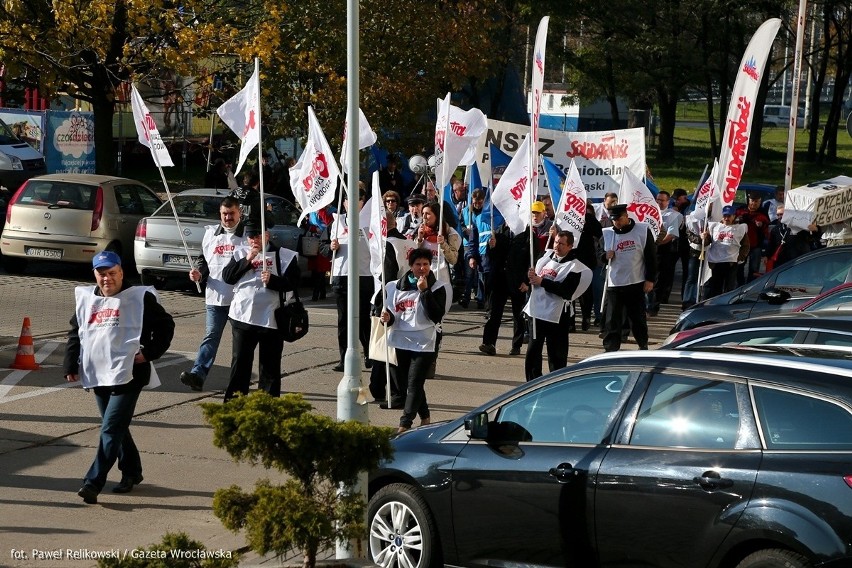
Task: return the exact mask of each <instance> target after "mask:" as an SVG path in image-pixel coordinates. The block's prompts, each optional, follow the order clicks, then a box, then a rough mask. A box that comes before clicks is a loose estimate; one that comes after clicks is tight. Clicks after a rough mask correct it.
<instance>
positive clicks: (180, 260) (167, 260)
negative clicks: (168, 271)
mask: <svg viewBox="0 0 852 568" xmlns="http://www.w3.org/2000/svg"><path fill="white" fill-rule="evenodd" d="M163 264H167V265H172V266H183V267H186V268H189V261H188V260H187V259H186V255H184V254H164V255H163Z"/></svg>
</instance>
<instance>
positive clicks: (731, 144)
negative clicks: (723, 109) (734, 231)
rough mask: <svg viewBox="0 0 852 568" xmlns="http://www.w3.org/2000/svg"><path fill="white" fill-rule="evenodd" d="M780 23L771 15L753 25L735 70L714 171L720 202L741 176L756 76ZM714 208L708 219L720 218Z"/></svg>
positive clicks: (734, 191)
mask: <svg viewBox="0 0 852 568" xmlns="http://www.w3.org/2000/svg"><path fill="white" fill-rule="evenodd" d="M780 26H781V20H780V19H779V18H772V19H769V20H766V21H765V22H763V24H761V26H760V27H759V28H757V31H756V32H755V33H754V36H752V38H751V41H750V42H749V43H748V47H747V48H746V52H745V54H744V55H743V59H742V61H741V62H740V67H739V69H738V71H737V79H736V81H735V83H734V90H733V91H732V92H731V102H730V104H729V105H728V116H727V120H726V121H725V134H724V136H723V137H722V151H721V153H720V155H719V171H718V173H717V174H716V175H717V179H716V186H717V187H718V188H719V191H720V198H721V202H722V206H727V205H731V204H732V203H733V202H734V197H736V194H737V186H739V184H740V180H741V179H742V176H743V168H744V167H745V160H746V154H747V153H748V143H749V139H750V135H751V124H752V121H753V119H754V110H755V103H756V102H757V91H758V89H759V88H760V77H761V74H762V73H763V71H764V69H765V68H766V59H767V58H768V57H769V51H770V49H771V48H772V42H773V41H775V35H776V34H777V33H778V28H779V27H780ZM715 209H716V210H714V211H712V212H711V219H713V220H716V221H718V220H719V219H721V218H722V211H721V209H722V208H721V207H716V208H715Z"/></svg>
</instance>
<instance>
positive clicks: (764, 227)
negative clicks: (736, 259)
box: [736, 192, 769, 285]
mask: <svg viewBox="0 0 852 568" xmlns="http://www.w3.org/2000/svg"><path fill="white" fill-rule="evenodd" d="M760 199H761V196H760V194H759V193H755V192H752V193H749V194H748V204H747V205H746V207H740V208H739V209H738V210H737V211H736V222H737V223H744V224H745V225H746V226H747V227H748V246H749V254H748V258H747V259H746V262H744V263H743V268H744V269H745V274H743V273H742V270H739V271H737V272H738V274H737V283H738V284H739V285H742V284H744V283H745V282H751V281H752V280H754V279H755V278H757V277H758V276H759V275H760V259H761V257H762V256H764V255H765V253H764V248H765V247H766V241H767V240H768V239H769V217H767V216H766V214H765V213H764V212H763V211H761V210H760Z"/></svg>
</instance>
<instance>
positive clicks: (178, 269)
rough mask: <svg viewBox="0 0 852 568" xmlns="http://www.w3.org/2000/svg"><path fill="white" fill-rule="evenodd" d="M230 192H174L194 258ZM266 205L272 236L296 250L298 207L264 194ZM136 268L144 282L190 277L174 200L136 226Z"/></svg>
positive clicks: (304, 261)
mask: <svg viewBox="0 0 852 568" xmlns="http://www.w3.org/2000/svg"><path fill="white" fill-rule="evenodd" d="M227 195H228V192H227V191H225V190H221V189H187V190H186V191H182V192H180V193H178V194H176V195H174V196H172V201H173V202H174V205H175V209H176V211H177V215H178V219H179V220H180V227H181V233H182V234H183V238H184V239H185V241H186V245H187V248H189V254H190V255H191V256H192V258H193V259H198V257H199V256H200V255H201V240H202V238H203V237H204V231H205V228H206V227H207V226H208V225H215V224H218V223H219V204H220V203H221V202H222V199H224V198H225V197H226V196H227ZM265 200H266V206H267V209H268V210H269V212H270V213H271V218H272V220H274V221H275V225H273V226H271V227H269V234H270V238H271V240H272V242H273V243H275V244H276V245H278V246H280V247H285V248H289V249H292V250H297V249H298V246H299V237H300V236H301V235H302V230H301V229H299V227H297V226H296V221H298V219H299V211H298V209H296V207H295V205H293V204H292V203H291V202H289V201H287V200H286V199H284V198H283V197H278V196H276V195H267V196H265ZM133 252H134V256H135V258H136V268H137V270H138V271H139V275H140V276H141V279H142V283H143V284H146V285H153V286H155V287H162V286H164V285H165V283H166V281H167V280H168V279H169V278H178V279H181V280H184V281H186V280H188V277H187V274H188V272H189V261H188V260H187V257H186V251H185V250H184V246H183V241H182V240H181V237H180V233H178V230H177V225H176V224H175V217H174V213H173V212H172V205H171V202H168V201H167V202H166V203H164V204H163V205H162V206H161V207H160V208H159V209H157V210H156V211H154V212H152V214H151V216H150V217H146V218H144V219H141V220H140V221H139V223H138V224H137V226H136V238H135V240H134V247H133ZM299 266H300V268H301V269H302V274H306V273H307V259H305V258H304V257H302V256H301V255H300V256H299Z"/></svg>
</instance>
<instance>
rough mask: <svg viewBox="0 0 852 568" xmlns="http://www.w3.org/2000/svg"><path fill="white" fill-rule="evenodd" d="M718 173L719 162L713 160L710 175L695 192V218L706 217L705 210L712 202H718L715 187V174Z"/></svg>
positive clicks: (717, 193) (717, 192)
mask: <svg viewBox="0 0 852 568" xmlns="http://www.w3.org/2000/svg"><path fill="white" fill-rule="evenodd" d="M718 171H719V161H718V160H713V169H712V170H711V171H710V175H709V176H707V179H706V180H704V183H702V184H701V187H699V188H698V191H697V192H695V213H694V215H695V217H696V218H698V219H704V218H706V217H707V208H708V207H709V206H710V204H711V203H713V202H714V201H718V197H719V188H718V187H717V186H716V174H717V173H718Z"/></svg>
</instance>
